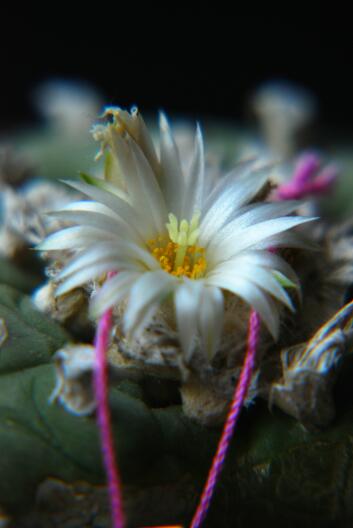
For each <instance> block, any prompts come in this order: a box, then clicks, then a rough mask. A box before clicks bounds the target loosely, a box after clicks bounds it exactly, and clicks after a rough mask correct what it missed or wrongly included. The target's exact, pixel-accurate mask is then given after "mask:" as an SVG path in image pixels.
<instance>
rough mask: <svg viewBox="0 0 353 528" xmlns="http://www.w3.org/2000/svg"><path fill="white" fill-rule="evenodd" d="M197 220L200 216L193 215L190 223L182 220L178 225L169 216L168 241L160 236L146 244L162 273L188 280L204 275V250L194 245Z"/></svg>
mask: <svg viewBox="0 0 353 528" xmlns="http://www.w3.org/2000/svg"><path fill="white" fill-rule="evenodd" d="M199 218H200V214H199V213H195V214H194V216H193V217H192V219H191V222H190V223H189V222H187V220H182V221H181V222H180V225H178V220H177V218H176V217H175V216H174V215H173V214H170V215H169V223H168V224H167V230H168V234H169V240H168V239H167V237H162V236H161V237H158V238H157V239H155V240H150V241H149V242H148V247H149V249H150V251H151V253H152V255H153V256H154V257H155V258H156V259H157V260H158V261H159V263H160V265H161V268H162V269H163V270H164V271H166V272H168V273H170V274H171V275H175V276H176V277H181V276H185V277H188V278H190V279H198V278H200V277H202V276H203V275H204V273H205V271H206V267H207V261H206V258H205V249H204V248H202V247H199V246H197V245H196V242H197V238H198V235H199V229H198V223H199Z"/></svg>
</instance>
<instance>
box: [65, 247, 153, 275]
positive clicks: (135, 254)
mask: <svg viewBox="0 0 353 528" xmlns="http://www.w3.org/2000/svg"><path fill="white" fill-rule="evenodd" d="M114 259H115V260H116V261H118V262H120V263H121V264H122V265H123V267H124V268H126V267H127V266H130V264H132V265H133V266H134V267H135V268H136V267H137V268H141V271H146V270H148V269H160V266H159V264H158V262H157V261H156V259H155V258H154V257H153V256H152V255H151V254H150V253H149V252H148V251H146V250H144V249H143V248H141V247H139V246H137V245H136V244H133V243H131V242H120V243H119V242H117V243H116V244H114V245H112V244H111V243H110V242H109V243H106V242H100V243H98V244H95V245H94V246H93V247H90V248H88V249H87V250H86V251H84V252H83V253H80V254H79V255H78V256H77V257H76V258H74V259H73V260H71V262H70V263H69V264H68V265H67V266H66V267H65V268H64V269H63V271H62V272H61V273H60V274H59V279H63V278H65V277H67V276H69V275H72V274H73V273H77V272H78V271H80V270H82V269H84V268H86V267H88V266H92V265H94V264H100V263H103V262H105V261H109V262H112V261H113V260H114ZM114 269H117V268H116V266H114Z"/></svg>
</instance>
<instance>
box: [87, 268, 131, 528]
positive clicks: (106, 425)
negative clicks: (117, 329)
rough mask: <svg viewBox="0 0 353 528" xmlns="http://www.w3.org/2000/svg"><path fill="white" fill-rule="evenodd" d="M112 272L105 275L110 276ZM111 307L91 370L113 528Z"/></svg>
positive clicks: (117, 491) (119, 508) (117, 506)
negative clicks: (109, 349) (109, 357)
mask: <svg viewBox="0 0 353 528" xmlns="http://www.w3.org/2000/svg"><path fill="white" fill-rule="evenodd" d="M113 275H115V273H111V274H109V275H108V278H109V277H112V276H113ZM112 312H113V310H112V308H109V309H108V310H106V311H105V312H104V314H103V315H102V317H101V319H100V320H99V323H98V327H97V332H96V338H95V348H96V364H95V371H94V390H95V397H96V402H97V422H98V428H99V432H100V439H101V448H102V455H103V464H104V468H105V472H106V475H107V481H108V492H109V499H110V507H111V515H112V521H113V528H123V527H124V513H123V504H122V496H121V481H120V476H119V472H118V466H117V463H116V456H115V450H114V440H113V432H112V426H111V416H110V409H109V400H108V386H109V383H108V364H107V351H108V348H109V338H110V332H111V328H112Z"/></svg>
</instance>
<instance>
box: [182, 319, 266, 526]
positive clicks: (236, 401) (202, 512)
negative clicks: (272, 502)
mask: <svg viewBox="0 0 353 528" xmlns="http://www.w3.org/2000/svg"><path fill="white" fill-rule="evenodd" d="M259 334H260V317H259V315H258V314H257V313H256V312H255V311H254V310H251V313H250V318H249V330H248V345H247V351H246V355H245V359H244V364H243V367H242V370H241V374H240V378H239V380H238V383H237V386H236V388H235V392H234V397H233V400H232V405H231V407H230V410H229V413H228V417H227V420H226V423H225V425H224V428H223V432H222V436H221V439H220V441H219V444H218V448H217V451H216V454H215V456H214V458H213V462H212V465H211V469H210V471H209V474H208V478H207V482H206V485H205V487H204V490H203V492H202V495H201V499H200V502H199V506H198V508H197V510H196V513H195V515H194V518H193V520H192V523H191V528H199V527H200V526H201V524H202V522H203V521H204V520H205V517H206V515H207V512H208V508H209V506H210V503H211V500H212V496H213V493H214V490H215V486H216V484H217V480H218V478H219V476H220V473H221V471H222V468H223V465H224V461H225V457H226V454H227V451H228V449H229V445H230V440H231V438H232V435H233V432H234V429H235V426H236V424H237V422H238V418H239V415H240V411H241V409H242V407H243V403H244V400H245V398H246V395H247V392H248V389H249V386H250V383H251V376H252V372H253V369H254V364H255V357H256V350H257V346H258V341H259Z"/></svg>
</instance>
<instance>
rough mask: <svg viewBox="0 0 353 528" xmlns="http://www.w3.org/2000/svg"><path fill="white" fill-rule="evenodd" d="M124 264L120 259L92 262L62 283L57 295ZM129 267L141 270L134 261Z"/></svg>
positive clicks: (117, 268) (115, 269)
mask: <svg viewBox="0 0 353 528" xmlns="http://www.w3.org/2000/svg"><path fill="white" fill-rule="evenodd" d="M122 265H124V262H121V261H119V260H118V259H110V260H106V261H104V262H100V263H97V264H92V265H91V266H87V267H85V268H83V269H81V270H80V271H78V272H77V273H73V274H72V275H70V276H69V277H68V278H67V279H66V280H65V281H64V282H63V283H62V284H60V285H59V287H58V288H57V289H56V292H55V295H56V296H59V295H63V294H64V293H67V292H69V291H70V290H73V289H74V288H77V287H78V286H82V285H83V284H86V283H87V282H89V281H91V280H94V279H98V278H99V277H100V276H101V275H103V274H104V273H108V272H109V271H117V270H119V269H120V268H121V266H122ZM129 268H130V269H132V270H134V271H140V270H139V267H138V266H134V264H132V263H130V265H129Z"/></svg>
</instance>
